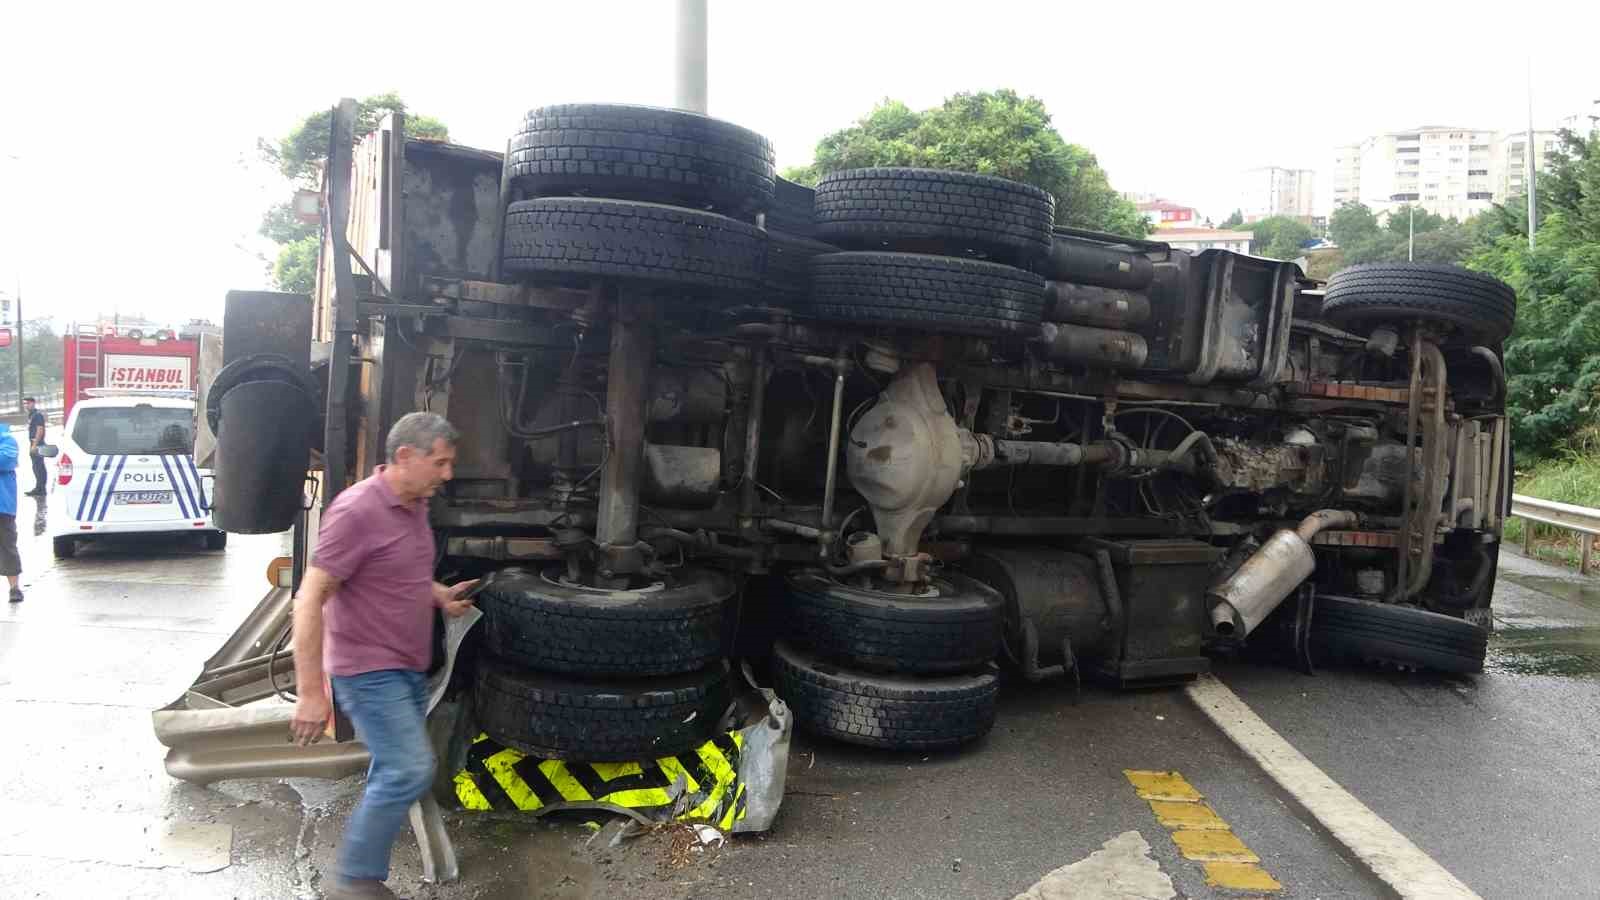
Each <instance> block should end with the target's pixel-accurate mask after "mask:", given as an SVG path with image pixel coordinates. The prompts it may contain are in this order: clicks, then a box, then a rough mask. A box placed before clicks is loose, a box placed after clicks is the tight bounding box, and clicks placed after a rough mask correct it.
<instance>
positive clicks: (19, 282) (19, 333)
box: [17, 274, 25, 412]
mask: <svg viewBox="0 0 1600 900" xmlns="http://www.w3.org/2000/svg"><path fill="white" fill-rule="evenodd" d="M22 397H23V393H22V276H21V275H20V274H19V275H17V412H24V411H25V410H23V408H22Z"/></svg>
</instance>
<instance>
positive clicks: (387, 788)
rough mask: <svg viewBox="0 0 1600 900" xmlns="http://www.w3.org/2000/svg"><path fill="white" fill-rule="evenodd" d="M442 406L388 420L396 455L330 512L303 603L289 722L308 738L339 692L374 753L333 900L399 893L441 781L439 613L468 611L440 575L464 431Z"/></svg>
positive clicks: (464, 587)
mask: <svg viewBox="0 0 1600 900" xmlns="http://www.w3.org/2000/svg"><path fill="white" fill-rule="evenodd" d="M457 436H458V435H457V433H456V430H455V428H453V427H452V426H451V425H450V423H449V422H447V421H445V419H444V417H443V416H438V415H435V414H433V413H422V412H414V413H410V414H408V415H406V416H403V417H402V418H401V419H400V421H398V422H396V423H395V424H394V427H393V428H392V429H390V430H389V439H388V442H387V450H388V458H389V461H388V463H387V464H385V465H381V466H379V467H378V468H377V471H375V472H373V473H372V475H371V476H370V477H368V478H367V479H366V480H364V481H362V482H361V483H359V484H356V485H352V486H351V487H349V488H347V489H345V491H344V492H343V493H341V494H340V495H339V496H338V497H337V498H335V499H334V501H333V503H332V504H330V505H329V506H328V508H327V510H326V511H325V512H324V513H323V514H322V527H321V529H320V531H319V533H318V535H317V551H316V554H315V556H313V558H312V561H311V565H310V567H309V568H307V570H306V574H305V578H304V579H303V580H302V582H301V585H300V592H299V594H298V595H297V596H296V597H295V601H294V668H295V681H296V684H297V685H299V695H300V696H299V700H298V702H297V703H296V704H295V709H294V719H293V722H292V723H291V725H290V729H291V731H292V732H293V737H294V739H295V740H298V741H299V742H300V743H302V744H310V743H313V742H315V741H316V740H317V739H318V738H319V737H321V735H322V732H323V729H324V728H325V727H326V723H327V721H328V715H329V713H330V712H331V706H330V704H329V701H328V698H327V697H326V696H324V694H323V691H322V684H323V675H324V673H326V674H327V675H328V676H330V680H331V681H332V684H333V700H334V702H337V703H338V704H339V708H340V709H341V710H343V711H344V713H345V715H347V716H349V717H350V721H351V722H352V723H353V724H354V725H355V728H356V736H357V737H359V738H360V739H361V741H362V742H363V743H365V744H366V745H367V749H368V750H369V751H370V752H371V754H372V765H371V768H369V769H368V770H367V786H366V790H365V792H364V793H363V794H362V796H361V801H360V802H359V803H358V804H356V808H355V810H354V811H353V812H352V813H351V814H350V822H349V824H348V825H346V827H345V833H344V842H343V844H342V845H341V847H340V849H339V864H338V871H337V874H336V876H335V878H334V883H333V885H332V888H331V889H330V890H329V891H328V893H327V896H328V898H329V900H354V898H392V897H394V896H395V895H394V893H393V892H391V891H390V890H389V889H388V888H387V887H386V886H385V885H384V883H383V882H384V881H385V880H386V879H387V878H388V877H389V852H390V850H391V849H392V848H393V846H394V841H395V838H396V837H397V836H398V835H399V833H400V829H401V827H403V826H404V825H405V822H406V811H407V810H408V809H409V808H410V806H411V804H412V803H413V802H414V801H416V800H417V798H419V797H421V796H422V795H423V793H424V792H426V791H427V790H428V786H429V785H430V784H431V783H432V781H433V770H434V760H433V748H432V747H431V746H430V745H429V743H428V737H427V732H426V730H425V726H424V721H423V720H424V718H425V716H426V714H427V695H426V687H427V680H426V676H425V673H426V672H427V670H428V664H429V662H430V661H431V657H432V652H433V645H432V639H433V611H434V609H435V608H436V607H437V608H439V609H442V610H443V611H444V612H445V614H447V615H451V616H459V615H461V614H463V613H465V612H466V611H467V608H468V607H470V606H471V604H472V601H471V600H470V599H464V598H463V596H462V595H463V594H464V593H465V592H466V591H468V590H469V589H471V587H472V585H473V584H474V582H464V583H462V584H457V585H454V586H451V587H445V586H444V585H442V584H440V583H438V582H436V581H434V580H433V560H434V544H433V531H432V530H431V529H430V528H429V526H428V504H427V499H428V498H429V497H431V496H433V495H434V493H435V492H437V491H438V490H439V488H440V487H442V486H443V485H444V483H445V482H446V481H449V480H450V476H451V475H452V474H453V472H452V466H453V464H454V462H455V457H456V449H455V442H456V438H457Z"/></svg>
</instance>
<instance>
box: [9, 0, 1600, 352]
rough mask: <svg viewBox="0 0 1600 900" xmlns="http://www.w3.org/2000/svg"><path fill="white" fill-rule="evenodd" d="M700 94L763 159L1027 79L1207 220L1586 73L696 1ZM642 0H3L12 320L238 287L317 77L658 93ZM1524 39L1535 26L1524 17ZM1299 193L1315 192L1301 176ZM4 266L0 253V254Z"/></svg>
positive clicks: (665, 46)
mask: <svg viewBox="0 0 1600 900" xmlns="http://www.w3.org/2000/svg"><path fill="white" fill-rule="evenodd" d="M710 7H711V8H710V20H711V26H710V27H711V31H710V57H711V58H710V89H709V92H710V106H711V109H710V112H711V114H712V115H715V116H718V117H722V118H726V119H731V120H733V121H735V122H738V123H740V124H742V125H745V126H747V127H750V128H753V129H755V130H757V131H760V132H762V133H764V134H766V135H767V136H769V137H770V138H772V140H773V142H774V144H775V145H776V147H777V152H778V162H779V165H780V166H783V165H791V164H801V163H805V162H808V161H809V160H810V157H811V150H812V147H813V146H814V145H815V143H816V141H817V139H818V138H819V137H821V136H823V135H824V134H826V133H828V132H829V131H832V130H834V129H837V128H840V127H843V126H845V125H848V124H849V123H851V122H852V121H854V120H855V119H857V118H859V117H860V116H862V115H864V114H865V113H866V112H867V111H868V110H869V109H870V108H871V107H872V105H873V104H874V103H875V102H876V101H877V100H879V99H881V98H884V97H893V98H896V99H899V100H903V101H905V102H906V103H908V104H910V105H911V106H912V107H913V108H918V109H921V108H925V107H929V106H933V105H936V104H938V103H939V102H940V101H941V100H942V99H943V98H944V97H946V96H947V95H949V94H952V93H955V92H958V91H977V90H987V89H993V88H1000V87H1010V88H1014V89H1016V90H1017V91H1019V92H1021V93H1023V94H1033V95H1036V96H1038V97H1040V98H1041V99H1043V100H1044V101H1045V103H1046V105H1047V106H1048V108H1049V110H1050V112H1051V113H1052V115H1053V116H1054V119H1055V124H1056V127H1057V128H1058V129H1059V130H1060V132H1061V134H1062V135H1063V136H1064V137H1065V138H1066V139H1067V140H1068V141H1070V142H1073V143H1077V144H1082V145H1084V146H1086V147H1088V148H1089V149H1090V150H1092V151H1093V152H1094V153H1096V154H1097V155H1098V156H1099V158H1100V162H1101V164H1102V165H1103V166H1104V167H1105V168H1106V170H1107V171H1108V172H1109V173H1110V176H1111V182H1112V184H1113V185H1114V186H1115V187H1116V188H1117V189H1119V190H1124V191H1147V192H1154V193H1160V194H1162V195H1163V196H1166V197H1168V198H1170V199H1173V200H1177V201H1180V202H1185V203H1188V204H1191V205H1196V206H1199V207H1200V209H1201V211H1202V213H1203V214H1205V215H1210V216H1214V217H1216V218H1221V217H1223V216H1226V215H1227V214H1228V212H1229V211H1230V209H1231V208H1232V201H1231V199H1230V198H1231V190H1230V188H1231V181H1232V178H1233V177H1234V176H1235V175H1236V174H1237V173H1238V172H1239V171H1240V170H1243V169H1246V168H1249V167H1251V166H1258V165H1267V164H1272V165H1282V166H1291V167H1310V168H1315V169H1318V170H1319V171H1320V172H1321V173H1322V177H1321V178H1320V179H1319V182H1320V183H1319V185H1318V188H1319V193H1320V194H1322V195H1323V196H1324V197H1326V194H1327V180H1328V178H1327V174H1326V173H1327V167H1328V165H1329V163H1330V161H1331V154H1332V148H1333V147H1334V146H1335V145H1336V144H1339V143H1347V142H1351V141H1354V140H1356V139H1358V138H1360V137H1363V136H1365V135H1369V134H1373V133H1377V132H1380V131H1390V130H1397V129H1401V128H1406V127H1410V126H1414V125H1417V124H1422V123H1428V124H1461V125H1463V126H1468V127H1473V128H1493V129H1513V128H1522V127H1525V126H1526V122H1527V109H1526V102H1527V98H1526V90H1527V81H1526V65H1527V60H1528V58H1529V57H1530V56H1531V57H1532V60H1533V86H1534V92H1535V97H1534V115H1535V118H1536V120H1537V122H1538V124H1539V125H1540V127H1546V126H1548V125H1549V124H1551V123H1553V122H1554V121H1555V120H1556V119H1557V118H1559V117H1560V116H1562V115H1566V114H1568V113H1571V112H1575V111H1577V110H1578V109H1579V108H1580V107H1585V106H1587V104H1588V103H1589V102H1590V101H1591V100H1593V99H1595V98H1597V97H1600V61H1597V56H1600V42H1597V37H1596V35H1597V34H1600V27H1597V26H1600V4H1595V3H1571V2H1568V3H1554V2H1552V3H1546V2H1542V0H1533V2H1522V3H1505V2H1496V3H1481V2H1407V0H1400V2H1394V0H1390V2H1384V3H1363V2H1338V3H1327V2H1324V3H1303V4H1284V3H1243V2H1235V3H1195V2H1190V3H1174V4H1164V3H1159V2H1146V3H1140V4H1131V5H1130V4H1123V3H1084V2H1054V0H1051V2H1046V0H1039V2H1032V3H1029V2H1009V0H988V2H982V3H973V2H963V3H949V4H941V3H939V2H936V0H923V2H908V3H899V2H889V0H851V2H838V0H811V2H799V0H796V2H787V0H765V2H762V0H710ZM673 11H674V3H673V2H672V0H633V2H628V0H608V2H605V3H598V2H597V3H571V2H563V3H554V2H551V3H543V2H538V0H533V2H522V3H514V4H511V3H479V2H472V0H451V2H447V3H445V2H435V3H406V2H394V3H386V4H373V3H361V4H351V3H342V2H338V0H324V2H317V3H301V2H294V0H281V2H273V3H245V2H220V3H219V2H212V3H204V4H202V3H193V4H190V3H172V2H167V3H162V2H159V0H158V2H154V3H139V4H132V3H114V4H89V3H80V2H73V0H54V2H52V3H13V4H10V5H9V6H8V9H7V11H6V13H5V17H4V20H5V26H4V28H3V29H0V211H3V215H0V220H3V221H0V292H5V293H10V292H11V291H12V290H13V284H14V282H15V280H16V278H17V277H20V280H21V286H22V291H23V295H24V299H25V303H26V312H27V314H28V315H29V317H30V318H32V317H34V316H39V315H45V314H49V315H53V316H56V317H57V318H60V319H63V320H65V319H69V318H73V317H78V318H90V317H92V316H93V315H94V314H95V313H96V312H97V311H107V312H109V311H111V310H112V309H113V308H116V309H120V310H121V311H123V312H144V313H147V314H149V315H150V316H152V317H153V318H157V319H168V320H173V321H180V320H182V319H184V318H187V317H189V316H209V317H212V318H214V319H218V320H220V314H221V305H222V297H223V294H224V292H225V291H227V290H228V289H229V288H258V287H266V286H267V276H266V274H265V271H264V268H263V262H262V259H261V256H262V255H263V254H265V255H269V256H270V255H271V254H272V252H273V248H272V246H271V245H269V244H265V243H264V242H263V241H261V240H260V239H259V238H257V237H256V236H255V227H256V224H257V222H258V220H259V217H260V213H261V211H262V210H263V209H264V208H265V207H267V206H268V205H269V204H271V203H273V202H275V201H277V200H279V199H283V198H284V197H285V196H286V195H287V191H288V190H289V189H288V186H287V185H286V184H284V183H283V182H282V180H281V179H278V178H277V177H276V176H275V173H273V172H272V171H270V170H269V169H267V168H266V167H265V166H263V165H261V164H260V163H259V162H258V161H257V160H256V152H255V142H256V139H257V138H258V137H268V138H276V137H278V136H281V135H282V134H284V133H285V132H287V131H288V130H289V129H290V128H292V127H293V126H294V124H295V123H296V122H297V121H298V120H299V119H300V118H302V117H304V116H305V115H306V114H307V113H309V112H312V111H314V110H316V109H319V108H325V107H328V106H330V105H332V104H333V103H334V102H335V101H337V100H338V98H339V97H341V96H350V97H362V96H366V95H369V94H374V93H379V92H383V91H388V90H395V91H398V92H399V93H400V94H401V95H402V96H403V97H404V98H405V100H406V102H407V103H408V104H410V106H411V107H412V109H413V111H415V112H419V113H426V114H428V115H432V116H436V117H438V118H440V119H442V120H444V121H445V122H446V124H448V125H449V127H450V131H451V135H452V138H453V139H454V140H455V141H457V142H458V143H464V144H469V145H473V146H478V147H485V148H490V149H503V147H504V144H505V141H506V138H507V137H508V136H509V134H510V132H511V130H512V129H513V127H514V126H515V124H516V122H517V120H518V117H519V116H520V115H521V113H522V112H524V111H525V110H526V109H528V108H529V107H532V106H537V105H540V104H545V103H559V102H570V101H585V100H591V101H594V100H598V101H615V102H626V103H646V104H656V105H670V104H671V102H672V99H673V96H672V93H673V92H672V52H673ZM1535 41H1536V43H1534V42H1535ZM1324 202H1325V201H1324ZM12 273H15V274H14V275H13V274H12Z"/></svg>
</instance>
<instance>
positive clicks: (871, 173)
mask: <svg viewBox="0 0 1600 900" xmlns="http://www.w3.org/2000/svg"><path fill="white" fill-rule="evenodd" d="M814 216H815V219H816V223H817V236H818V237H820V238H822V239H823V240H825V241H830V242H832V243H835V244H840V245H842V246H848V247H852V248H855V249H861V250H880V249H885V250H916V251H922V252H930V253H948V254H951V255H957V256H959V255H973V254H976V255H981V256H988V257H993V258H994V259H995V260H996V261H999V262H1008V263H1016V264H1019V265H1024V266H1027V265H1032V264H1033V263H1034V261H1035V260H1038V259H1040V258H1041V257H1043V256H1044V255H1045V254H1046V253H1048V252H1049V250H1050V240H1051V234H1050V229H1051V227H1052V226H1053V225H1054V224H1055V198H1054V197H1052V196H1050V193H1049V192H1048V191H1043V190H1040V189H1039V188H1036V187H1033V186H1032V185H1027V184H1020V183H1018V182H1015V181H1008V180H1007V179H1004V178H995V177H993V176H990V175H973V174H970V173H966V172H947V171H943V170H940V169H902V168H874V169H848V170H845V171H843V172H834V173H833V174H831V175H826V176H824V177H823V178H822V180H821V181H819V182H818V183H817V192H816V205H815V212H814Z"/></svg>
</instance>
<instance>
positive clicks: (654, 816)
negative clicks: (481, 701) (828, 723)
mask: <svg viewBox="0 0 1600 900" xmlns="http://www.w3.org/2000/svg"><path fill="white" fill-rule="evenodd" d="M744 675H745V679H746V681H747V683H748V684H749V685H750V687H751V689H752V691H753V692H752V693H747V695H746V696H745V697H744V698H742V699H741V700H740V702H738V703H736V704H735V705H734V708H733V709H731V710H729V713H728V715H727V716H725V717H724V720H723V723H722V726H721V728H722V730H721V731H720V733H718V734H717V735H715V736H714V737H712V738H711V739H710V740H708V741H706V742H705V743H703V744H701V745H700V746H699V747H696V748H695V749H694V750H691V751H688V752H685V753H680V754H677V755H676V756H665V757H662V758H660V759H651V760H640V761H633V762H598V763H580V762H572V761H563V760H554V759H538V758H537V757H533V756H528V755H526V754H524V753H522V752H521V751H518V750H514V749H511V748H509V747H504V746H502V745H500V744H499V743H497V742H495V741H494V739H492V738H490V737H489V736H488V735H485V734H479V735H478V736H477V737H475V738H474V739H473V740H472V742H471V746H470V747H469V748H468V750H467V754H466V761H465V765H463V766H462V767H461V768H460V770H459V771H457V772H456V774H455V777H454V790H455V797H456V800H457V801H458V802H459V803H460V804H461V806H462V808H464V809H469V810H484V811H489V810H493V811H497V812H517V811H520V812H527V813H532V814H534V815H543V814H544V813H547V812H551V811H554V810H563V809H596V810H604V811H608V812H615V813H620V814H622V815H626V816H629V817H631V818H633V819H635V820H637V821H640V822H644V823H647V824H650V823H658V822H669V821H675V822H693V823H703V824H708V825H712V826H715V827H716V828H719V829H721V830H723V831H727V832H733V833H742V832H759V831H766V830H767V829H768V828H770V827H772V822H773V820H774V819H776V818H777V815H778V808H779V806H780V805H781V804H782V802H783V788H784V778H785V774H786V773H787V771H788V765H789V740H790V736H791V734H792V733H793V730H794V717H793V716H792V714H791V713H790V712H789V708H788V707H787V706H786V705H785V704H784V702H783V701H782V700H780V699H778V696H777V695H776V694H775V693H773V692H772V690H770V689H768V688H763V687H760V686H759V685H757V684H756V683H755V679H754V677H753V676H752V675H751V673H750V670H749V667H748V666H746V667H745V668H744Z"/></svg>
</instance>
